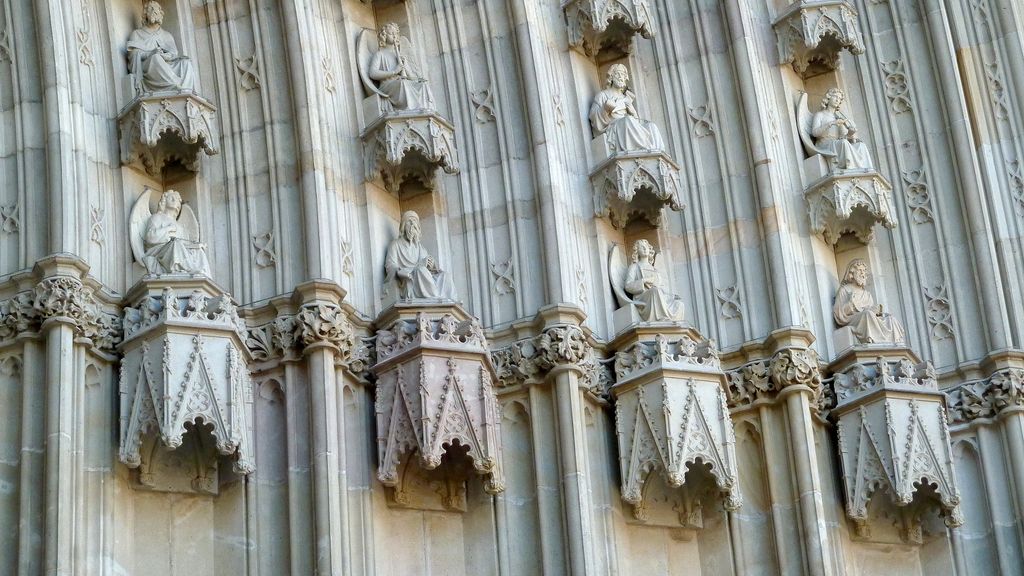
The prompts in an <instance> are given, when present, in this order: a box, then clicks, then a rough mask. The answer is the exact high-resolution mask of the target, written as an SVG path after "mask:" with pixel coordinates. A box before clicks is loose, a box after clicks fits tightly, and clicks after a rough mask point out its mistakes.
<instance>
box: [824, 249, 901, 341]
mask: <svg viewBox="0 0 1024 576" xmlns="http://www.w3.org/2000/svg"><path fill="white" fill-rule="evenodd" d="M868 274H869V270H868V264H867V262H865V261H864V260H862V259H860V258H857V259H856V260H854V261H853V262H850V265H849V266H848V267H847V268H846V274H845V275H844V276H843V282H842V284H841V285H840V286H839V291H838V292H837V293H836V301H835V305H833V307H832V315H833V317H834V318H835V321H836V325H837V326H840V327H846V328H849V330H850V331H851V332H852V333H853V336H854V338H855V339H856V341H857V342H858V343H860V344H883V343H884V344H903V343H904V342H905V341H906V336H905V335H904V332H903V326H902V325H901V324H900V322H899V320H897V319H896V318H894V317H893V316H892V315H891V314H887V313H885V312H884V311H883V310H882V306H881V305H880V304H875V298H874V296H872V295H871V293H870V292H868V290H867V282H868Z"/></svg>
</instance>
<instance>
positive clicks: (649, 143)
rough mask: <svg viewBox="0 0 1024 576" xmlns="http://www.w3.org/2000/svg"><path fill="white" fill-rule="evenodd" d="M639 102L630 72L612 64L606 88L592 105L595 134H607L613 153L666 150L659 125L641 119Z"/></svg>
mask: <svg viewBox="0 0 1024 576" xmlns="http://www.w3.org/2000/svg"><path fill="white" fill-rule="evenodd" d="M635 103H636V95H635V94H633V92H632V91H631V90H630V89H629V71H628V70H627V69H626V67H625V66H624V65H622V64H612V65H611V67H610V68H608V78H607V80H606V81H605V89H604V90H601V91H600V92H598V93H597V96H595V97H594V103H593V104H592V105H591V106H590V125H591V126H592V127H593V129H594V134H595V135H600V134H604V137H605V141H606V142H608V147H609V148H610V149H611V150H612V151H613V152H635V151H641V150H661V149H663V148H664V147H665V143H664V141H663V140H662V139H661V132H660V131H659V130H658V126H657V125H656V124H654V122H651V121H650V120H644V119H643V118H640V115H639V114H637V111H636V107H635Z"/></svg>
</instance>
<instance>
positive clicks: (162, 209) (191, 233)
mask: <svg viewBox="0 0 1024 576" xmlns="http://www.w3.org/2000/svg"><path fill="white" fill-rule="evenodd" d="M154 194H155V190H153V189H152V188H147V189H146V190H145V192H143V193H142V196H140V197H139V199H138V200H136V201H135V206H134V207H133V208H132V213H131V218H130V220H129V225H128V228H129V233H130V234H131V245H132V254H134V255H135V260H136V261H137V262H138V263H139V264H142V265H143V266H144V267H145V268H146V272H147V273H148V274H152V275H155V276H160V275H164V274H203V275H206V276H209V275H210V263H209V261H208V260H207V257H206V247H205V246H204V245H203V244H202V243H200V242H199V221H198V220H197V219H196V215H195V213H194V212H193V211H192V208H191V207H190V206H189V205H188V204H183V203H182V201H181V195H180V194H178V193H177V192H176V191H174V190H167V191H166V192H164V193H163V194H161V195H160V199H159V201H157V209H156V212H152V211H151V210H152V209H151V205H152V203H153V195H154Z"/></svg>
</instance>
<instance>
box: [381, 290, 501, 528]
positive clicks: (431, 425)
mask: <svg viewBox="0 0 1024 576" xmlns="http://www.w3.org/2000/svg"><path fill="white" fill-rule="evenodd" d="M377 324H378V325H379V326H382V327H383V328H382V329H381V330H378V331H377V343H376V344H377V363H376V364H375V365H374V366H373V367H372V368H371V370H372V371H373V373H374V374H375V375H376V377H377V400H376V414H377V445H378V462H379V469H378V472H377V476H378V478H379V479H380V481H381V482H382V483H383V484H384V485H385V486H387V487H389V488H390V489H392V490H393V492H392V493H391V494H390V499H391V501H392V503H393V504H396V505H415V504H414V502H413V501H412V500H413V496H414V495H413V494H411V488H412V487H413V486H412V484H414V483H420V484H424V483H431V482H440V483H442V484H443V485H444V486H443V487H441V488H440V490H441V491H443V494H442V501H443V502H444V507H445V508H448V509H459V508H460V507H459V505H458V502H459V501H460V500H461V498H460V497H459V494H460V493H461V492H462V490H461V489H459V488H458V486H457V484H458V483H459V482H464V481H465V477H466V474H465V473H468V472H472V473H475V474H478V475H480V476H483V477H484V489H485V490H486V491H487V492H489V493H491V494H496V493H498V492H501V491H503V490H504V489H505V486H504V483H505V480H504V475H503V473H502V469H501V435H500V433H499V421H500V419H499V415H498V403H497V400H496V398H495V396H494V391H493V388H492V386H493V382H494V379H495V378H494V369H493V367H492V365H491V360H490V355H489V352H488V346H487V341H486V339H485V338H484V335H483V332H482V330H481V329H480V325H479V323H478V322H477V321H476V319H475V318H472V317H470V316H469V315H468V314H466V312H465V311H464V310H462V308H461V307H460V306H458V305H457V304H455V303H451V302H437V301H421V302H417V301H403V302H400V303H398V304H395V305H394V306H392V307H391V308H389V309H387V310H385V311H384V312H383V313H382V314H381V316H380V317H379V318H378V322H377ZM413 458H415V459H416V461H417V462H418V464H419V467H420V469H421V470H420V471H417V470H412V469H410V467H411V466H412V463H413V460H412V459H413ZM439 469H440V470H439ZM434 470H439V474H433V475H432V476H431V474H430V472H431V471H434ZM423 472H426V473H427V474H423ZM417 507H420V506H417Z"/></svg>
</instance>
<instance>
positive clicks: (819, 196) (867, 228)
mask: <svg viewBox="0 0 1024 576" xmlns="http://www.w3.org/2000/svg"><path fill="white" fill-rule="evenodd" d="M804 197H805V198H806V199H807V204H808V211H809V213H810V218H811V231H812V232H814V233H815V234H821V235H822V236H823V237H824V239H825V242H827V243H829V245H834V244H835V243H836V242H838V241H839V238H840V236H842V235H843V233H845V232H851V233H853V234H855V235H856V236H857V239H858V240H860V241H861V242H862V243H864V244H868V243H870V242H871V239H872V238H873V236H874V226H875V224H881V225H882V226H885V227H886V228H889V229H892V228H895V227H896V217H895V214H896V211H895V208H893V203H892V186H890V185H889V182H888V181H886V179H885V178H883V177H882V176H881V175H880V174H879V173H878V172H875V171H873V170H872V171H863V172H861V171H858V172H839V173H835V174H830V175H827V176H825V177H824V178H821V179H820V180H818V181H817V182H815V183H813V184H811V185H810V186H809V187H808V188H807V191H806V192H805V193H804Z"/></svg>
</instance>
